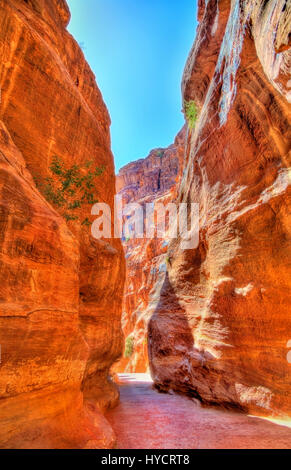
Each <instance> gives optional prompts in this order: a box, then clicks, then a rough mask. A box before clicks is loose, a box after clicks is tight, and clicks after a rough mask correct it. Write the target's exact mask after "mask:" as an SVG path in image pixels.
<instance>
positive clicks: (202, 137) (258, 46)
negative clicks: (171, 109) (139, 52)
mask: <svg viewBox="0 0 291 470" xmlns="http://www.w3.org/2000/svg"><path fill="white" fill-rule="evenodd" d="M290 11H291V3H290V2H289V1H285V0H282V1H281V0H277V1H275V0H270V1H268V2H265V1H256V2H255V1H240V0H233V1H228V0H221V1H216V0H209V1H203V0H201V1H199V22H200V23H199V26H198V31H197V37H196V40H195V43H194V45H193V48H192V50H191V52H190V55H189V58H188V61H187V64H186V68H185V73H184V78H183V85H182V88H183V95H184V99H186V100H190V99H192V100H195V102H196V103H197V105H198V106H199V108H200V115H199V120H198V122H197V125H196V128H195V130H194V131H193V133H192V136H191V138H190V143H189V146H188V149H187V151H186V155H187V161H186V164H185V167H184V176H183V178H182V180H181V183H180V193H179V201H183V202H198V203H199V206H200V242H199V246H198V248H197V249H194V250H181V247H180V240H179V239H178V240H175V241H172V242H171V243H170V245H169V248H168V255H167V256H168V257H169V263H168V270H167V274H166V277H165V280H164V283H163V286H162V289H161V293H160V301H159V304H158V306H157V308H156V310H155V312H154V314H153V315H152V318H151V321H150V325H149V352H150V362H151V370H152V374H153V377H154V380H155V383H156V386H157V387H158V388H160V389H162V390H169V389H173V390H177V391H181V392H185V393H187V394H190V395H192V396H196V397H199V398H200V399H201V400H202V401H203V402H205V403H214V404H219V405H225V406H235V407H237V408H240V409H243V410H245V411H247V412H249V413H257V414H262V415H281V416H285V417H286V416H290V414H291V394H290V386H291V365H290V364H289V363H288V361H287V357H286V355H287V352H288V351H287V348H286V346H287V342H288V340H290V338H291V317H290V301H291V298H290V280H291V279H290V278H291V276H290V262H289V260H290V254H291V253H290V222H291V221H290V187H289V184H290V168H289V165H290V156H291V155H290V137H291V130H290V117H291V105H290V100H291V98H290V90H291V81H290V78H291V77H290V64H291V62H290V61H291V49H290V32H291V30H290V27H291V24H290Z"/></svg>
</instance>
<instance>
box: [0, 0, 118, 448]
mask: <svg viewBox="0 0 291 470" xmlns="http://www.w3.org/2000/svg"><path fill="white" fill-rule="evenodd" d="M69 18H70V14H69V10H68V8H67V5H66V2H65V1H63V0H30V1H29V2H25V1H22V0H13V1H12V0H11V1H9V0H0V55H1V64H0V70H1V73H0V86H1V107H0V121H1V125H0V167H1V171H0V187H1V190H0V214H1V216H0V223H1V240H0V344H1V352H2V356H1V365H0V368H1V374H0V398H1V400H0V447H1V448H11V447H17V448H39V447H44V448H71V447H73V448H82V447H92V448H95V447H96V448H99V447H111V446H112V445H113V444H114V439H115V438H114V434H113V431H112V429H111V427H110V426H109V424H108V423H107V421H106V420H105V418H104V417H103V415H102V411H104V410H105V409H106V408H107V407H109V406H112V405H114V404H115V403H116V401H117V400H118V392H117V390H116V388H115V387H114V386H113V385H112V383H111V382H110V381H108V371H109V368H110V367H111V364H112V363H113V362H114V361H115V360H116V359H117V358H118V357H119V355H120V351H121V346H122V333H121V324H120V316H121V300H122V293H123V281H124V255H123V250H122V247H121V243H120V240H115V239H112V240H109V242H110V243H108V242H101V241H96V240H94V239H93V238H92V237H91V235H90V227H88V226H86V225H81V223H80V221H81V220H82V219H83V218H84V217H90V209H91V207H90V206H89V205H87V206H84V207H83V208H82V209H80V210H79V220H76V221H71V222H69V223H66V222H65V220H64V219H63V218H62V217H61V215H60V213H59V212H58V210H57V208H56V207H52V205H51V204H49V203H48V202H47V201H46V199H45V198H44V196H43V195H42V194H41V193H40V191H39V190H38V189H37V188H36V186H35V183H34V179H33V178H35V177H36V176H37V177H39V176H40V177H43V178H45V177H47V176H48V175H49V166H50V164H51V159H52V157H53V156H54V155H57V156H59V157H60V158H62V159H63V161H64V162H65V164H66V165H68V166H71V165H73V164H78V165H81V166H82V164H84V163H85V162H86V161H88V160H92V161H93V162H94V165H97V166H103V165H104V168H105V170H104V173H103V175H102V177H100V178H99V180H98V183H99V184H98V197H99V199H100V200H102V201H104V202H107V203H108V204H110V206H111V207H112V206H113V196H114V193H115V176H114V164H113V157H112V154H111V151H110V134H109V126H110V119H109V115H108V112H107V110H106V107H105V105H104V103H103V100H102V96H101V94H100V91H99V90H98V88H97V85H96V83H95V78H94V75H93V73H92V72H91V70H90V68H89V66H88V64H87V63H86V61H85V59H84V56H83V53H82V51H81V50H80V48H79V46H78V44H77V43H76V42H75V40H74V39H73V38H72V37H71V35H70V34H69V33H68V32H67V31H66V26H67V24H68V21H69Z"/></svg>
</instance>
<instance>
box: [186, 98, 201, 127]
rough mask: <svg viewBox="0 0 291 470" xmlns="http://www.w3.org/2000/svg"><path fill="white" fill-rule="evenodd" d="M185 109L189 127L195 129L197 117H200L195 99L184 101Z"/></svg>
mask: <svg viewBox="0 0 291 470" xmlns="http://www.w3.org/2000/svg"><path fill="white" fill-rule="evenodd" d="M184 111H185V117H186V120H187V122H188V126H189V129H193V128H194V127H195V124H196V121H197V118H198V108H197V105H196V103H195V101H193V100H190V101H185V102H184Z"/></svg>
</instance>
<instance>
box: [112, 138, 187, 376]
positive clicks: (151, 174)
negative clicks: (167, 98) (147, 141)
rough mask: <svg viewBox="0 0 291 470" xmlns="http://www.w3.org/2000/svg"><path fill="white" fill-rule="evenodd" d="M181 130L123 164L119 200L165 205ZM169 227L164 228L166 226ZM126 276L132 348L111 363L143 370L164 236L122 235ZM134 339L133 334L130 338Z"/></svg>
mask: <svg viewBox="0 0 291 470" xmlns="http://www.w3.org/2000/svg"><path fill="white" fill-rule="evenodd" d="M184 142H185V129H182V130H181V132H180V133H179V134H178V136H177V137H176V140H175V142H174V144H173V145H171V146H170V147H168V148H166V149H155V150H152V151H151V152H150V154H149V156H148V157H147V158H145V159H141V160H137V161H136V162H133V163H130V164H128V165H126V166H125V167H123V168H122V169H121V170H120V172H119V174H118V175H117V191H118V194H119V195H120V196H122V200H123V204H128V203H133V202H137V203H139V204H141V205H142V206H143V208H144V213H145V208H146V204H149V203H163V204H165V205H166V204H167V203H168V202H171V201H172V200H173V199H174V198H175V190H176V184H177V181H178V178H179V172H180V168H181V167H182V162H183V159H184ZM166 228H167V227H166ZM123 246H124V251H125V258H126V281H125V291H124V299H123V313H122V327H123V331H124V335H125V344H126V348H125V353H126V351H127V350H128V347H127V343H128V342H129V341H131V342H132V345H133V352H132V354H131V355H128V357H123V358H122V360H121V361H120V362H119V363H118V364H117V365H116V366H114V370H115V371H116V372H123V371H126V372H145V371H146V370H147V369H148V345H147V329H148V321H149V319H150V318H151V316H152V315H153V313H154V311H155V309H156V307H157V304H158V302H159V293H160V288H161V285H162V284H163V281H164V278H165V274H166V271H167V246H168V240H167V239H162V238H156V237H155V238H153V239H152V240H151V239H146V238H144V239H135V238H129V237H128V238H123ZM130 338H132V339H130Z"/></svg>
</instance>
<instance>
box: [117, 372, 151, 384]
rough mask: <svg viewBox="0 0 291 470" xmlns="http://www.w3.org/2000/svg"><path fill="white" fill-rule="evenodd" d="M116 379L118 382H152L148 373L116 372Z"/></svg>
mask: <svg viewBox="0 0 291 470" xmlns="http://www.w3.org/2000/svg"><path fill="white" fill-rule="evenodd" d="M117 375H118V379H119V381H120V382H122V381H126V382H152V381H153V380H152V378H151V376H150V374H130V373H122V374H117Z"/></svg>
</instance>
